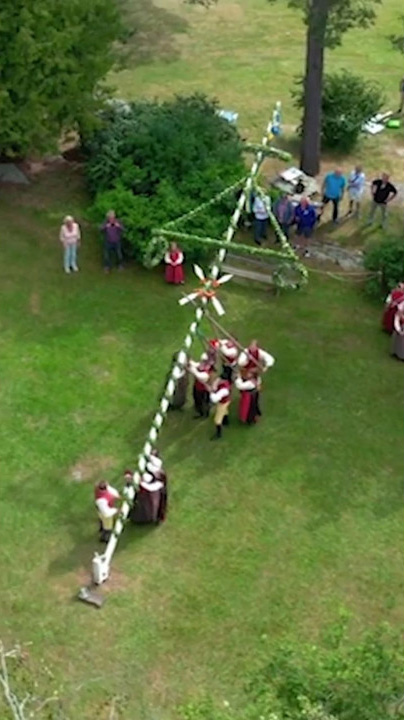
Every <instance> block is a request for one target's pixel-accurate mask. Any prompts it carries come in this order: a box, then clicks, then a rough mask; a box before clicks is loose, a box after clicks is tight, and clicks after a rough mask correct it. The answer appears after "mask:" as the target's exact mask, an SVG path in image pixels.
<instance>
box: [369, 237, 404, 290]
mask: <svg viewBox="0 0 404 720" xmlns="http://www.w3.org/2000/svg"><path fill="white" fill-rule="evenodd" d="M364 265H365V268H366V270H371V271H373V272H377V273H378V275H377V276H374V277H372V278H370V279H369V280H368V281H367V290H368V292H369V293H370V294H371V295H375V296H378V297H380V296H382V297H385V296H386V295H387V294H388V293H389V292H390V290H392V288H394V287H396V285H398V283H399V282H403V280H404V244H403V241H402V240H401V239H398V238H387V239H383V240H379V241H377V242H374V243H371V244H369V245H368V246H367V247H366V248H365V253H364Z"/></svg>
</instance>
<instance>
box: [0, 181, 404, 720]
mask: <svg viewBox="0 0 404 720" xmlns="http://www.w3.org/2000/svg"><path fill="white" fill-rule="evenodd" d="M66 188H68V190H66ZM66 193H67V195H66ZM66 199H68V200H69V201H70V204H69V207H68V208H67V203H66ZM85 202H86V198H85V196H84V195H83V192H82V190H81V183H80V178H79V177H78V176H76V175H75V174H74V173H73V172H70V173H66V172H64V173H60V174H58V173H48V174H45V175H43V176H42V178H41V179H40V181H38V182H37V183H36V184H35V185H34V186H33V187H31V188H28V189H23V190H18V191H17V190H15V191H14V190H8V191H3V192H2V196H1V198H0V217H1V220H2V228H3V229H2V242H1V245H0V262H1V265H0V267H1V280H2V281H1V290H0V294H1V307H2V313H1V334H0V377H1V385H0V470H1V477H2V481H1V490H0V497H1V508H2V521H1V523H0V547H1V555H0V572H1V577H2V580H3V582H2V591H1V595H0V637H1V638H2V639H3V640H4V641H5V642H6V643H8V644H13V643H14V642H15V641H17V640H19V641H21V642H23V643H32V645H30V646H29V647H28V652H29V656H30V659H29V661H28V667H29V670H30V672H32V674H33V675H34V676H36V677H37V678H38V681H39V685H40V688H42V690H43V691H44V692H46V691H47V690H45V688H50V689H51V690H53V689H54V688H56V687H58V688H60V692H61V695H62V696H63V698H64V703H65V707H66V711H65V712H66V716H67V717H69V718H71V719H72V718H83V720H84V719H86V720H87V718H88V719H89V720H91V719H92V718H105V719H107V718H109V717H110V714H109V713H110V707H111V701H112V698H113V697H117V698H118V701H117V707H118V709H119V708H121V713H120V715H119V717H122V718H130V719H131V720H174V718H177V717H178V713H177V711H176V707H177V705H178V703H179V702H182V701H184V700H186V699H188V698H192V697H195V696H199V695H201V694H203V693H205V692H206V693H209V694H211V695H213V697H215V698H217V699H218V701H222V700H223V699H227V700H231V701H232V700H236V699H237V697H238V695H239V693H240V692H241V687H242V682H243V678H244V677H245V674H246V673H247V672H249V670H250V669H251V667H252V666H253V665H254V664H255V663H256V661H257V656H258V654H259V653H260V651H261V650H262V640H261V638H262V636H263V635H266V636H267V638H268V640H267V641H268V642H271V640H272V638H277V637H280V636H284V635H289V636H290V637H292V638H294V639H295V640H296V641H297V642H298V641H299V640H300V639H304V638H311V637H313V636H317V634H318V632H319V631H320V630H321V628H323V627H324V626H325V625H326V624H327V623H328V622H329V621H331V620H334V619H335V617H336V616H337V614H338V612H339V609H340V608H341V607H344V608H346V609H348V610H349V611H351V612H352V614H353V617H354V625H353V631H354V632H360V631H361V630H362V629H364V628H368V627H371V626H373V625H374V624H377V623H378V622H380V621H384V620H387V621H389V622H391V623H393V624H394V625H397V626H399V625H400V623H402V621H403V608H402V603H401V597H402V553H401V551H400V550H399V548H400V545H399V540H400V539H401V538H402V519H403V518H402V498H401V482H400V478H401V475H402V458H401V443H402V428H401V420H400V418H401V413H402V398H401V390H400V388H401V386H402V367H401V364H400V363H398V362H395V361H393V360H392V359H391V358H390V357H389V352H388V350H389V340H388V338H386V337H385V336H383V334H382V333H381V332H380V330H379V315H380V307H379V306H377V305H374V304H372V303H371V302H369V300H367V299H366V297H365V296H364V295H363V294H362V292H361V289H360V288H359V287H358V286H357V285H353V286H351V285H350V283H342V282H337V281H331V280H328V279H325V278H323V277H321V276H313V277H312V278H311V282H310V285H309V286H308V288H307V289H305V290H302V291H300V292H299V293H294V294H293V293H292V294H286V295H282V296H281V297H278V298H275V297H273V296H272V295H271V294H268V293H265V292H261V291H259V290H256V289H254V288H251V289H250V290H248V289H242V288H239V287H238V286H237V285H235V284H233V285H232V287H231V288H228V289H226V290H223V301H224V304H225V306H226V309H227V315H226V318H225V322H226V325H227V327H228V328H229V329H230V330H232V331H233V332H236V333H237V335H238V336H239V338H240V339H241V340H242V341H243V342H246V341H247V340H248V339H249V338H251V337H252V336H257V337H259V339H260V341H261V343H262V344H263V346H264V347H266V348H268V350H270V352H272V353H273V354H274V356H275V357H276V359H277V363H276V366H275V368H274V370H273V371H271V372H270V373H269V374H268V376H267V377H266V378H265V385H264V392H263V398H262V403H263V410H264V417H263V420H262V423H261V424H260V425H259V426H257V427H255V428H253V429H247V428H244V427H239V425H238V424H237V421H236V407H235V406H236V402H234V407H233V409H232V425H231V427H230V428H229V430H228V432H226V437H225V438H224V440H223V442H222V443H218V444H213V443H211V442H210V440H209V438H210V435H211V432H212V427H211V421H209V422H206V423H202V424H199V423H196V422H195V421H193V420H192V409H191V408H190V406H189V405H188V407H187V409H186V410H185V411H184V413H182V414H178V415H172V416H170V418H169V421H168V424H167V426H166V427H165V428H164V432H163V434H162V442H161V449H162V452H163V455H164V460H165V463H166V466H167V470H168V473H169V480H170V508H169V516H168V521H167V523H166V525H165V526H164V527H163V528H161V529H158V530H157V531H152V532H148V531H144V530H139V529H135V528H133V527H130V526H128V528H127V529H126V530H125V532H124V535H123V536H122V540H121V542H120V545H119V549H118V552H117V554H116V556H115V559H114V563H113V573H112V577H111V580H110V582H109V583H108V584H107V585H106V586H104V587H103V591H105V592H106V594H107V596H108V599H107V603H106V604H105V606H104V608H103V609H102V611H100V612H96V611H93V610H92V609H91V608H90V607H87V606H85V605H80V604H78V603H77V602H76V601H75V600H74V595H75V593H76V592H77V590H78V588H79V587H80V586H81V585H82V584H84V583H85V582H86V581H87V580H88V578H89V573H90V564H91V557H92V554H93V552H94V550H96V549H97V543H96V517H95V512H94V508H93V504H92V503H93V500H92V483H93V482H94V481H95V480H96V479H99V478H101V477H104V478H107V479H108V480H111V481H114V482H115V481H117V480H116V479H117V476H119V475H120V473H121V471H122V470H123V469H124V467H126V466H127V465H128V464H129V465H130V464H134V463H135V459H136V455H137V453H138V452H139V450H140V448H141V445H142V443H143V441H144V439H145V435H146V432H147V430H148V425H149V420H150V415H151V412H152V410H153V408H154V407H155V403H156V400H157V397H158V395H159V392H160V389H161V387H162V382H163V379H164V376H165V374H166V372H167V369H168V365H169V362H170V357H171V354H172V352H173V351H174V350H175V349H177V347H178V343H179V341H180V339H181V338H182V336H183V334H184V331H185V329H186V327H187V325H188V323H189V320H190V315H191V311H190V310H188V309H180V308H179V307H178V305H177V302H176V301H177V299H178V295H179V293H178V291H177V290H176V289H173V288H169V287H167V286H166V285H165V284H164V282H163V279H162V276H161V272H160V271H156V272H153V273H149V272H146V271H144V270H141V269H139V268H133V267H131V268H128V269H127V270H126V272H125V273H123V274H118V273H115V274H112V275H111V276H110V277H105V276H104V275H103V274H102V272H101V271H100V263H99V257H98V247H97V243H96V235H95V234H94V232H93V231H92V230H91V229H90V228H88V227H87V226H86V225H85V224H84V244H83V249H82V252H81V258H80V260H81V262H80V264H81V267H82V272H81V273H80V274H79V275H74V276H65V275H64V274H63V272H62V269H61V257H60V248H59V243H58V239H57V229H58V224H59V221H60V218H61V217H62V216H63V214H64V213H65V212H66V210H67V209H68V210H69V211H73V212H74V213H76V214H77V216H78V217H79V218H80V217H82V208H83V206H84V204H85ZM188 280H189V285H190V287H191V286H193V280H192V277H190V272H189V271H188ZM205 332H206V333H208V332H209V328H205ZM196 352H199V348H197V349H196ZM77 469H81V470H82V472H83V477H84V482H81V483H77V482H75V481H74V479H73V472H74V471H75V470H77ZM42 659H43V660H44V662H42ZM45 666H47V667H50V668H51V669H52V677H49V676H48V674H47V671H46V670H45V669H44V668H45ZM0 710H1V712H0V716H1V717H2V718H3V717H4V718H5V717H7V715H6V711H5V709H4V708H2V706H1V700H0ZM55 717H56V715H55ZM57 717H59V715H58V716H57Z"/></svg>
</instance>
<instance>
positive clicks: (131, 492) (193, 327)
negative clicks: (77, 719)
mask: <svg viewBox="0 0 404 720" xmlns="http://www.w3.org/2000/svg"><path fill="white" fill-rule="evenodd" d="M270 130H271V121H269V123H268V126H267V132H266V134H265V136H264V138H263V140H262V145H263V146H264V147H265V146H266V145H267V143H268V135H269V132H270ZM263 158H264V154H263V152H262V150H259V151H258V152H257V153H256V157H255V161H254V163H253V165H252V167H251V170H250V173H249V175H248V177H247V180H246V183H245V185H244V189H243V192H242V193H241V195H240V197H239V199H238V202H237V206H236V209H235V210H234V212H233V215H232V217H231V220H230V223H229V226H228V228H227V232H226V235H225V239H224V240H223V247H222V248H220V250H219V252H218V254H217V257H216V259H215V261H214V262H213V264H212V267H211V270H210V279H211V280H217V279H218V276H219V272H220V267H221V265H222V264H223V262H224V260H225V258H226V253H227V248H226V244H227V243H231V241H232V240H233V237H234V234H235V232H236V229H237V226H238V222H239V220H240V216H241V213H242V211H243V208H244V205H245V203H246V200H247V195H248V193H250V192H251V189H252V187H253V182H254V179H255V177H256V176H257V174H258V170H259V168H260V165H261V163H262V161H263ZM207 303H208V300H207V298H206V297H204V296H202V297H201V298H200V300H199V305H198V307H197V308H196V309H195V315H194V319H193V321H192V322H191V324H190V326H189V328H188V332H187V334H186V336H185V338H184V341H183V345H182V348H181V350H180V352H179V353H178V357H177V360H176V362H175V364H174V366H173V368H172V371H171V374H170V377H169V379H168V381H167V385H166V387H165V389H164V393H163V397H162V398H161V400H160V405H159V408H158V410H157V412H156V414H155V415H154V418H153V420H152V424H151V427H150V430H149V432H148V436H147V440H146V442H145V444H144V446H143V449H142V452H141V454H140V455H139V459H138V466H137V470H136V472H135V473H134V476H133V483H132V485H130V486H129V487H127V488H126V489H125V500H124V502H123V503H122V506H121V508H120V511H119V514H118V517H117V520H116V522H115V527H114V530H113V533H112V535H111V537H110V539H109V541H108V544H107V547H106V549H105V552H104V553H103V554H101V555H100V554H99V553H95V555H94V558H93V563H92V576H93V581H94V583H95V584H96V585H101V584H102V583H103V582H105V580H108V577H109V571H110V566H111V560H112V557H113V555H114V552H115V550H116V546H117V544H118V540H119V538H120V536H121V533H122V531H123V529H124V526H125V522H126V520H127V518H128V515H129V512H130V509H131V506H132V504H133V501H134V499H135V495H136V490H137V488H138V486H139V482H140V479H141V476H142V474H143V473H144V472H145V470H146V465H147V462H148V460H149V458H150V454H151V452H152V450H153V448H154V447H155V445H156V442H157V438H158V435H159V433H160V430H161V428H162V426H163V424H164V421H165V419H166V417H167V412H168V408H169V405H170V400H171V398H172V396H173V394H174V391H175V386H176V382H177V380H178V378H179V377H180V375H181V372H182V370H183V369H184V367H185V365H186V363H187V356H188V354H189V351H190V349H191V347H192V344H193V342H194V339H195V335H196V333H197V330H198V328H199V325H200V324H201V322H202V319H203V317H204V315H205V312H206V306H207Z"/></svg>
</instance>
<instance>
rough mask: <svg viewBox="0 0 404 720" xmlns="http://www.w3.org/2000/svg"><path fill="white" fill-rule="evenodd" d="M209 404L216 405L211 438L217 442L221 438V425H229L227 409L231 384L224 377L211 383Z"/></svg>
mask: <svg viewBox="0 0 404 720" xmlns="http://www.w3.org/2000/svg"><path fill="white" fill-rule="evenodd" d="M210 402H211V403H212V404H213V405H216V412H215V427H216V432H215V434H214V435H213V437H212V438H211V439H212V440H217V439H219V438H221V437H222V427H223V425H228V424H229V408H230V402H231V382H230V380H227V379H226V378H224V377H219V378H217V379H216V380H215V381H214V382H213V387H212V392H211V393H210Z"/></svg>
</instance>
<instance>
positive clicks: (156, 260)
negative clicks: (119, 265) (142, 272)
mask: <svg viewBox="0 0 404 720" xmlns="http://www.w3.org/2000/svg"><path fill="white" fill-rule="evenodd" d="M167 250H168V242H167V240H166V239H165V238H163V237H162V236H161V235H159V236H157V237H154V238H152V239H151V240H150V242H149V244H148V246H147V249H146V252H145V254H144V255H143V264H144V266H145V267H146V268H148V269H149V270H150V269H151V268H154V267H156V266H157V265H159V264H160V263H161V261H162V259H163V257H164V255H165V254H166V252H167Z"/></svg>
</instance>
